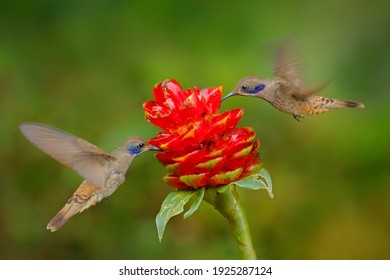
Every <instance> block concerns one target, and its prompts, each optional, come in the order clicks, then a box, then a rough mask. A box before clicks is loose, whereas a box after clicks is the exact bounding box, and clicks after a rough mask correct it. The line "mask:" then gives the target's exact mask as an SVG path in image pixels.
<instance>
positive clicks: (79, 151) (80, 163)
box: [20, 123, 116, 188]
mask: <svg viewBox="0 0 390 280" xmlns="http://www.w3.org/2000/svg"><path fill="white" fill-rule="evenodd" d="M20 130H21V131H22V133H23V134H24V135H25V136H26V137H27V139H28V140H30V141H31V143H33V144H34V145H35V146H37V147H38V148H39V149H41V150H42V151H44V152H45V153H47V154H48V155H50V156H51V157H53V158H54V159H55V160H57V161H59V162H60V163H62V164H63V165H65V166H67V167H70V168H72V169H73V170H75V171H76V172H77V173H79V174H80V175H81V176H82V177H84V178H85V179H87V180H89V181H91V182H92V183H94V184H95V185H96V186H98V187H101V188H103V187H104V186H105V184H106V180H107V176H108V171H107V170H108V168H107V167H108V164H109V162H110V161H113V160H116V158H115V157H113V156H112V155H110V154H108V153H106V152H105V151H103V150H101V149H100V148H98V147H96V146H95V145H93V144H91V143H89V142H88V141H85V140H83V139H80V138H77V137H75V136H73V135H71V134H69V133H67V132H65V131H62V130H59V129H57V128H54V127H51V126H48V125H44V124H38V123H23V124H21V125H20Z"/></svg>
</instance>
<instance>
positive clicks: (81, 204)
mask: <svg viewBox="0 0 390 280" xmlns="http://www.w3.org/2000/svg"><path fill="white" fill-rule="evenodd" d="M81 187H82V186H81ZM81 187H80V188H81ZM80 188H79V189H77V190H76V192H75V193H74V194H73V195H72V197H71V198H70V199H69V200H68V202H67V203H66V204H65V206H64V207H63V208H62V209H61V210H60V211H59V212H58V213H57V215H55V216H54V218H53V219H51V220H50V222H49V223H48V224H47V227H46V229H48V230H50V231H51V232H54V231H56V230H58V229H59V228H60V227H62V226H63V225H64V224H65V223H66V221H67V220H69V218H70V217H72V216H73V215H75V214H77V213H81V212H83V211H84V210H85V209H88V208H89V207H91V206H93V205H95V204H96V203H97V202H99V198H98V195H97V194H96V193H92V195H91V196H87V197H85V196H83V195H81V194H80V193H79V190H80Z"/></svg>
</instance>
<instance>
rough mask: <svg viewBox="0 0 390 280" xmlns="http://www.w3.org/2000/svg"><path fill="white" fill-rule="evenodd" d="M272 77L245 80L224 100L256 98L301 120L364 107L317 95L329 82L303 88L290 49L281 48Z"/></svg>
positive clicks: (296, 64) (247, 78) (300, 76)
mask: <svg viewBox="0 0 390 280" xmlns="http://www.w3.org/2000/svg"><path fill="white" fill-rule="evenodd" d="M274 70H275V72H274V77H273V78H260V77H253V76H252V77H245V78H243V79H241V80H240V81H239V82H238V83H237V85H236V86H235V88H234V90H233V91H232V92H230V93H229V94H227V95H226V96H225V97H223V98H222V99H221V102H222V101H223V100H225V99H227V98H229V97H231V96H234V95H241V96H253V97H257V98H262V99H264V100H266V101H268V102H269V103H270V104H271V105H272V106H274V107H275V108H276V109H278V110H279V111H282V112H285V113H287V114H290V115H293V117H294V118H295V119H296V120H298V121H300V120H302V119H303V116H304V115H316V114H320V113H324V112H327V111H330V110H333V109H338V108H364V104H362V103H356V102H351V101H341V100H337V99H332V98H328V97H322V96H317V95H314V94H316V93H317V92H319V91H321V90H322V89H324V88H325V87H326V85H327V84H326V83H324V84H322V85H319V86H317V87H313V88H307V87H305V85H304V82H303V79H302V74H301V71H300V70H301V69H300V67H298V63H297V62H296V61H294V60H293V59H292V58H291V56H289V55H288V48H286V47H282V48H280V50H279V52H278V55H277V59H276V63H275V67H274Z"/></svg>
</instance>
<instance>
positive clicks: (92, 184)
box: [20, 123, 161, 232]
mask: <svg viewBox="0 0 390 280" xmlns="http://www.w3.org/2000/svg"><path fill="white" fill-rule="evenodd" d="M20 130H21V131H22V133H23V134H24V135H25V136H26V137H27V139H28V140H29V141H30V142H31V143H32V144H34V145H35V146H36V147H38V148H39V149H41V150H42V151H44V152H45V153H47V154H48V155H50V156H51V157H52V158H54V159H55V160H57V161H58V162H60V163H62V164H63V165H65V166H67V167H69V168H71V169H73V170H74V171H76V172H77V173H78V174H79V175H81V176H82V177H83V178H84V181H83V182H82V183H81V184H80V186H79V187H78V188H77V190H76V191H75V192H74V193H73V195H72V196H71V197H70V198H69V200H68V201H67V203H66V204H65V206H64V207H63V208H62V209H61V210H60V211H59V212H58V213H57V215H55V216H54V218H53V219H51V221H50V222H49V223H48V225H47V229H48V230H50V231H51V232H54V231H56V230H58V229H59V228H60V227H61V226H63V224H64V223H65V222H66V221H67V220H68V219H69V218H70V217H72V216H73V215H75V214H77V213H80V212H82V211H84V210H85V209H88V208H89V207H91V206H93V205H95V204H96V203H98V202H100V201H101V200H102V199H103V198H108V197H109V196H110V195H111V194H112V193H113V192H114V191H115V190H116V189H117V188H118V187H119V186H120V185H121V184H122V183H123V182H124V181H125V174H126V171H127V169H128V168H129V166H130V164H131V163H132V161H133V159H134V158H135V157H136V156H138V155H140V154H142V153H143V152H146V151H161V149H159V148H157V147H154V146H152V145H149V144H147V143H146V142H145V141H143V140H142V139H140V138H138V137H135V136H133V137H130V138H127V139H126V140H125V141H124V142H123V143H122V145H121V146H119V147H118V148H116V149H115V150H114V151H113V152H111V153H106V152H105V151H103V150H102V149H100V148H98V147H96V146H95V145H93V144H91V143H89V142H88V141H86V140H84V139H81V138H77V137H75V136H73V135H71V134H69V133H67V132H65V131H62V130H60V129H57V128H54V127H51V126H48V125H45V124H39V123H22V124H21V125H20Z"/></svg>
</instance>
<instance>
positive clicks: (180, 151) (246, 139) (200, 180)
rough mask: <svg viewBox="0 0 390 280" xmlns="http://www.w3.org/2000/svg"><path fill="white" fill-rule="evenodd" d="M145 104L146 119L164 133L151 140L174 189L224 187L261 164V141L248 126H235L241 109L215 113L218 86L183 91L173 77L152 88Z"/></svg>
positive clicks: (218, 105) (218, 98)
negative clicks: (259, 151) (149, 98)
mask: <svg viewBox="0 0 390 280" xmlns="http://www.w3.org/2000/svg"><path fill="white" fill-rule="evenodd" d="M153 94H154V98H155V100H156V101H148V102H145V103H144V105H143V106H144V110H145V116H146V119H147V120H148V121H149V122H151V123H152V124H154V125H156V126H159V127H160V128H162V129H163V132H159V133H158V136H156V137H154V138H152V139H151V140H149V143H150V144H151V145H154V146H157V147H160V148H161V149H163V150H164V151H163V152H160V153H157V154H156V157H157V159H158V160H159V161H160V162H161V163H162V164H163V165H164V166H165V168H166V169H167V170H168V171H169V174H168V175H166V176H165V177H164V180H165V181H166V182H168V183H169V184H171V185H174V186H175V187H177V188H189V187H195V188H198V187H204V186H219V185H226V184H229V183H231V182H234V181H237V180H239V179H241V178H243V177H246V176H248V175H249V174H250V173H251V172H252V171H253V169H255V168H256V167H257V166H258V165H259V164H260V156H259V154H258V153H257V148H258V147H259V141H258V140H255V132H254V131H253V129H252V128H250V127H236V125H237V123H238V122H239V120H240V119H241V117H242V115H243V113H244V110H243V109H235V110H231V111H226V112H224V113H222V114H218V113H217V111H218V109H219V107H220V100H221V95H222V87H214V88H207V89H203V90H199V88H197V87H194V90H193V91H191V89H187V90H183V89H182V87H181V86H180V84H179V83H178V82H176V81H175V80H171V79H168V80H165V81H164V82H162V83H159V84H157V85H156V86H155V87H154V89H153Z"/></svg>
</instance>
